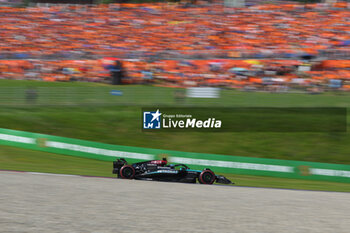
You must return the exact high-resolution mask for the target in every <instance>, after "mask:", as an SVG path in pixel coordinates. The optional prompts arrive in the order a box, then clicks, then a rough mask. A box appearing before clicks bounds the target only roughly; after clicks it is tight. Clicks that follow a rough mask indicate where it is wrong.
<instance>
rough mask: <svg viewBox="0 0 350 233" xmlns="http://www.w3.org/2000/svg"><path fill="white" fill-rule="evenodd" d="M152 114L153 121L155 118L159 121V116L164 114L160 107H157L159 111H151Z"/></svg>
mask: <svg viewBox="0 0 350 233" xmlns="http://www.w3.org/2000/svg"><path fill="white" fill-rule="evenodd" d="M151 114H152V116H153V118H152V120H151V122H153V121H154V120H157V121H159V117H160V115H162V114H161V113H160V112H159V109H157V111H156V112H155V113H151Z"/></svg>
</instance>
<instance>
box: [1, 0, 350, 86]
mask: <svg viewBox="0 0 350 233" xmlns="http://www.w3.org/2000/svg"><path fill="white" fill-rule="evenodd" d="M347 7H348V5H347V3H345V2H339V3H336V4H333V5H331V6H329V5H324V4H307V5H301V4H296V3H288V4H280V5H276V4H264V5H253V6H250V7H245V8H238V9H233V11H232V12H229V13H228V12H227V11H225V9H226V8H225V7H224V6H223V5H222V4H217V3H214V4H211V5H207V4H201V3H199V4H198V5H196V6H192V7H190V8H188V7H185V6H184V5H181V4H175V5H174V4H172V5H169V4H165V3H152V4H110V5H93V6H91V7H88V8H86V7H85V6H80V5H72V6H63V5H53V6H51V7H41V6H39V7H28V8H21V9H18V8H10V7H2V8H0V13H1V14H0V18H1V21H2V22H3V23H2V24H1V25H0V36H1V37H2V38H3V39H2V41H1V42H0V59H2V62H1V64H0V77H1V78H3V79H29V80H44V81H89V82H110V80H111V78H110V65H111V62H114V60H115V59H116V58H118V59H121V60H122V62H123V64H124V67H125V69H126V78H125V79H124V83H137V84H140V83H144V82H145V77H146V75H147V79H151V80H152V81H153V82H154V83H155V84H157V85H162V86H171V87H188V86H220V87H228V88H238V89H247V90H268V91H271V90H289V89H291V90H294V89H295V88H296V89H302V90H304V91H308V90H314V91H312V92H320V91H321V92H322V91H325V90H329V89H331V90H334V89H341V90H349V88H350V86H349V84H348V82H349V81H348V80H349V79H350V71H349V69H350V63H349V60H348V58H349V55H350V47H349V46H350V36H349V34H348V33H347V32H348V31H349V26H350V24H349V22H348V20H347V19H348V18H349V16H350V12H349V10H348V8H347ZM38 31H40V32H41V33H37V32H38ZM339 59H341V60H339ZM334 60H337V61H334ZM332 80H336V81H332ZM148 82H149V81H148ZM334 82H338V83H339V82H340V84H339V85H333V84H334Z"/></svg>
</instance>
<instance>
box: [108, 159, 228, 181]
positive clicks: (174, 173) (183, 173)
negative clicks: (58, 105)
mask: <svg viewBox="0 0 350 233" xmlns="http://www.w3.org/2000/svg"><path fill="white" fill-rule="evenodd" d="M113 174H117V176H118V178H122V179H137V180H156V181H169V182H182V183H196V181H197V180H198V182H199V183H201V184H213V183H214V182H217V183H221V184H232V182H231V181H230V180H229V179H227V178H226V177H224V176H220V175H215V174H214V172H213V171H212V170H210V169H209V168H206V169H204V170H202V171H201V170H192V169H190V168H189V167H188V166H186V165H185V164H170V165H167V160H166V159H165V158H163V160H149V161H144V162H139V163H133V164H128V163H127V161H126V160H125V159H123V158H120V159H117V161H113Z"/></svg>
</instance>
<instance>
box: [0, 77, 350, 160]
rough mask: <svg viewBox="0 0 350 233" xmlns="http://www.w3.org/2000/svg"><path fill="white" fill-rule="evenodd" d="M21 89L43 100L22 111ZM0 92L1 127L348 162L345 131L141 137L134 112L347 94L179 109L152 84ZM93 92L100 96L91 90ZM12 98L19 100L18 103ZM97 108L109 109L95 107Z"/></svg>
mask: <svg viewBox="0 0 350 233" xmlns="http://www.w3.org/2000/svg"><path fill="white" fill-rule="evenodd" d="M28 86H31V87H36V88H49V89H46V91H45V92H44V91H43V93H42V94H40V90H41V89H40V90H39V97H38V102H37V103H38V104H39V105H40V104H42V105H40V106H37V105H30V104H29V105H23V106H21V104H25V101H24V97H23V96H22V97H23V98H22V97H21V98H19V97H18V96H20V95H19V94H16V93H17V92H21V91H20V90H22V92H21V93H22V95H23V93H24V92H23V91H25V89H26V87H28ZM0 87H1V88H2V89H3V90H6V91H7V92H8V93H11V94H6V93H5V94H6V95H5V94H3V93H2V94H1V93H0V95H1V96H6V98H7V99H6V98H4V99H1V98H0V104H1V103H6V101H8V104H9V105H8V106H2V107H1V108H0V128H9V129H16V130H24V131H29V132H37V133H44V134H52V135H57V136H63V137H71V138H77V139H85V140H91V141H97V142H103V143H109V144H116V145H126V146H139V147H148V148H158V149H168V150H178V151H188V152H200V153H213V154H226V155H237V156H251V157H263V158H274V159H289V160H302V161H312V162H325V163H340V164H350V156H348V155H349V154H350V144H349V143H348V142H349V141H350V134H349V133H248V132H247V133H199V132H185V133H183V132H176V133H168V132H158V133H154V132H142V131H141V106H145V105H148V106H149V105H153V106H155V107H157V106H159V105H163V104H165V105H173V104H177V105H183V104H184V105H187V104H188V105H191V106H193V105H194V106H204V105H206V106H219V105H221V106H238V107H307V106H309V107H332V106H337V107H347V108H350V94H349V93H325V94H320V95H308V94H277V93H254V92H252V93H247V92H239V91H234V90H223V92H222V96H221V98H220V99H213V100H208V99H186V100H185V103H176V101H175V100H174V91H175V90H176V89H174V88H162V87H153V86H111V85H106V84H95V83H58V82H54V83H47V82H38V81H14V80H0ZM62 87H66V88H68V89H69V88H73V89H71V90H72V92H70V91H68V92H67V93H68V94H67V93H62V91H63V90H65V89H61V88H62ZM11 88H13V89H11ZM18 88H19V89H18ZM21 88H22V89H21ZM74 88H80V89H79V90H78V89H74ZM68 89H67V90H68ZM95 89H96V90H97V89H98V90H99V91H97V92H94V91H92V90H95ZM113 89H116V90H122V91H123V93H124V94H123V96H112V95H110V94H109V91H110V90H113ZM48 90H49V91H48ZM77 90H78V91H77ZM75 91H77V92H75ZM56 95H57V96H56ZM16 97H18V98H19V99H18V98H17V99H16ZM56 97H57V98H56ZM17 100H18V101H22V102H21V103H18V102H16V101H17ZM96 103H103V104H109V105H103V106H102V105H98V104H96ZM45 104H51V105H50V106H48V105H45ZM65 104H70V105H69V106H66V105H65ZM82 104H87V105H82ZM348 119H349V118H348ZM320 127H322V126H320Z"/></svg>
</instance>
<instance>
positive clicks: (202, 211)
mask: <svg viewBox="0 0 350 233" xmlns="http://www.w3.org/2000/svg"><path fill="white" fill-rule="evenodd" d="M0 187H1V191H0V232H2V233H10V232H11V233H13V232H30V233H32V232H33V233H34V232H35V233H41V232H45V233H48V232H55V233H56V232H57V233H62V232H69V233H75V232H77V233H78V232H79V233H80V232H94V233H105V232H113V233H116V232H237V233H245V232H254V233H256V232H259V233H264V232H266V233H273V232H278V233H281V232H288V233H293V232H300V233H305V232H308V233H312V232H327V233H328V232H335V233H342V232H344V233H348V232H349V229H350V221H349V219H350V193H340V192H339V193H338V192H322V191H320V192H318V191H300V190H283V189H265V188H245V187H235V186H220V185H200V184H180V183H166V182H152V181H136V180H121V179H112V178H110V179H106V178H98V177H81V176H72V175H57V174H42V173H41V174H39V173H37V174H36V173H26V172H24V173H21V172H10V171H0Z"/></svg>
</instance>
